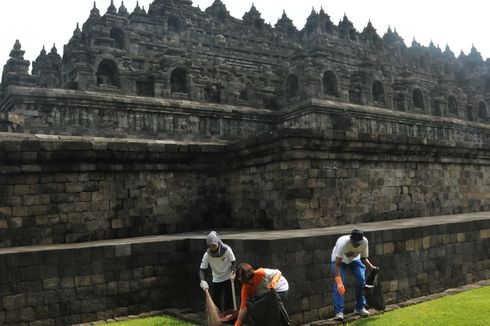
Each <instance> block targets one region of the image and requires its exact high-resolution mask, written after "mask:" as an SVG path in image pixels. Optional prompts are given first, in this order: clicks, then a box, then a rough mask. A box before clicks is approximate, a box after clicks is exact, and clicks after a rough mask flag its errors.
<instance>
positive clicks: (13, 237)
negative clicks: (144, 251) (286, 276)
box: [0, 134, 227, 247]
mask: <svg viewBox="0 0 490 326" xmlns="http://www.w3.org/2000/svg"><path fill="white" fill-rule="evenodd" d="M9 137H10V138H9ZM220 147H222V145H219V144H217V145H213V144H204V145H203V144H200V143H192V144H190V143H180V144H177V143H157V142H151V141H147V142H145V141H139V142H127V141H110V140H104V141H102V140H101V139H99V140H96V139H92V138H78V139H76V138H73V139H71V140H67V139H64V141H60V140H57V138H56V137H44V138H42V139H41V138H38V137H36V136H26V137H18V136H14V135H8V134H7V135H5V134H4V135H3V138H2V141H0V171H1V174H0V238H1V240H0V246H1V247H15V246H26V245H36V244H50V243H72V242H82V241H91V240H102V239H114V238H126V237H133V236H138V235H150V234H162V233H163V234H166V233H175V232H185V231H190V230H196V229H199V228H202V227H206V226H209V225H217V226H220V225H222V224H221V223H226V218H224V217H223V215H225V217H226V215H227V213H223V211H224V210H226V209H227V206H226V204H224V203H225V201H224V199H222V197H224V195H223V194H222V190H221V191H220V185H219V183H218V178H217V177H216V176H215V175H213V173H212V169H211V168H210V167H211V164H212V162H213V161H214V159H213V156H214V154H213V152H215V151H217V150H219V148H220ZM222 226H224V225H222Z"/></svg>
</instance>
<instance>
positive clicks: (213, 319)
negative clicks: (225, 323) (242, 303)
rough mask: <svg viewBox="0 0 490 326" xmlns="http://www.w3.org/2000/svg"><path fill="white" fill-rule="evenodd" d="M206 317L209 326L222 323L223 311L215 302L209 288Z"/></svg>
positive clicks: (207, 291) (218, 325) (217, 325)
mask: <svg viewBox="0 0 490 326" xmlns="http://www.w3.org/2000/svg"><path fill="white" fill-rule="evenodd" d="M205 292H206V318H207V321H208V326H220V325H221V311H219V309H218V307H216V305H215V304H214V302H213V299H212V298H211V295H210V294H209V290H208V289H206V291H205Z"/></svg>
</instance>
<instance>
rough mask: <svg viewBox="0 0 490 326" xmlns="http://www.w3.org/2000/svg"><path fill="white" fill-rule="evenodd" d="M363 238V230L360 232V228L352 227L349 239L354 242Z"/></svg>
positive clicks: (358, 241)
mask: <svg viewBox="0 0 490 326" xmlns="http://www.w3.org/2000/svg"><path fill="white" fill-rule="evenodd" d="M363 238H364V232H362V230H360V229H354V230H352V232H351V233H350V240H351V241H352V242H353V243H355V244H358V243H360V242H361V241H362V239H363Z"/></svg>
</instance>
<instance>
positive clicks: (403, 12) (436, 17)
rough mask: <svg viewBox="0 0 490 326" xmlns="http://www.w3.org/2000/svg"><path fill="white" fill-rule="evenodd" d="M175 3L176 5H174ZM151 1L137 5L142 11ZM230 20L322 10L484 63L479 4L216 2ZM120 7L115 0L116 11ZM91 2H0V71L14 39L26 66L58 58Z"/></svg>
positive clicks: (456, 0)
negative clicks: (52, 54)
mask: <svg viewBox="0 0 490 326" xmlns="http://www.w3.org/2000/svg"><path fill="white" fill-rule="evenodd" d="M177 1H178V0H177ZM151 2H152V0H139V4H140V5H142V6H144V7H145V8H146V9H148V5H149V3H151ZM213 2H214V0H194V1H193V5H194V6H199V7H200V8H201V9H202V10H204V9H206V8H207V7H209V6H210V5H211V4H212V3H213ZM222 2H223V3H224V4H225V5H226V7H227V9H228V11H229V12H230V14H231V15H232V16H234V17H237V18H241V17H242V16H243V14H244V13H245V12H247V11H248V10H249V9H250V6H251V5H252V3H254V5H255V7H256V8H257V10H258V11H259V12H261V13H262V18H263V19H264V20H265V21H266V22H268V23H271V24H272V25H274V24H275V23H276V22H277V19H278V18H280V17H281V16H282V12H283V10H285V11H286V14H287V15H288V17H289V18H290V19H292V20H293V22H294V24H295V26H296V27H297V28H298V29H302V28H303V26H304V24H305V22H306V18H307V17H308V16H309V15H310V13H311V10H312V8H315V10H317V11H318V10H320V7H323V9H324V10H325V12H326V13H327V14H328V15H330V17H331V20H332V21H333V22H334V23H335V24H338V22H339V20H341V19H342V17H343V16H344V13H345V14H346V15H347V17H348V18H349V20H350V21H351V22H353V23H354V26H355V27H356V29H357V30H358V31H362V30H363V29H364V27H365V26H366V25H367V23H368V21H371V23H372V24H373V26H374V27H375V28H376V29H377V31H378V34H379V35H380V36H383V34H384V33H385V32H386V30H387V29H388V26H390V27H391V28H392V29H393V28H396V30H397V32H398V34H400V36H401V37H402V38H404V40H405V42H406V43H407V45H410V44H411V42H412V40H413V38H414V37H415V39H416V40H417V42H419V43H421V44H422V45H425V46H428V45H429V43H430V41H431V40H432V41H433V42H434V44H436V45H439V46H440V47H441V48H442V49H444V48H445V46H446V44H448V45H449V47H450V48H451V50H452V51H453V52H454V53H455V54H456V55H459V53H460V51H461V50H462V51H463V52H464V53H465V54H468V53H469V51H470V49H471V47H472V45H473V44H474V45H475V47H476V49H477V50H478V51H480V52H481V53H482V56H483V58H484V59H486V58H489V57H490V38H489V37H488V31H489V30H490V20H488V13H489V12H490V3H488V1H485V0H465V1H461V0H445V1H442V0H440V1H435V0H432V1H430V0H410V1H396V0H301V1H298V0H253V1H251V0H222ZM120 3H121V1H120V0H115V1H114V4H115V5H116V7H117V8H119V5H120ZM109 5H110V0H97V8H99V10H100V12H101V14H103V13H105V12H106V10H107V7H108V6H109ZM124 5H125V6H126V8H128V11H129V12H132V10H133V9H134V7H135V5H136V0H125V1H124ZM92 7H93V0H2V4H1V7H0V67H1V68H2V69H3V65H4V64H5V63H6V61H7V60H8V58H9V53H10V50H11V49H12V47H13V45H14V43H15V40H16V39H19V40H20V42H21V44H22V49H23V50H25V51H26V53H25V55H24V58H25V59H27V60H30V61H31V62H32V61H33V60H35V59H36V57H37V56H38V55H39V52H40V51H41V49H42V47H43V45H45V46H46V50H47V51H48V52H49V50H50V49H51V47H52V46H53V44H54V43H55V44H56V47H57V49H58V53H60V54H62V50H63V45H64V44H66V43H67V42H68V40H69V39H70V37H71V35H72V33H73V30H74V29H75V27H76V23H77V22H78V23H80V26H81V25H82V24H83V23H84V22H85V20H86V19H87V18H88V16H89V13H90V10H91V9H92Z"/></svg>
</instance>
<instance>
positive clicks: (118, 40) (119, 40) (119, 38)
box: [109, 27, 125, 49]
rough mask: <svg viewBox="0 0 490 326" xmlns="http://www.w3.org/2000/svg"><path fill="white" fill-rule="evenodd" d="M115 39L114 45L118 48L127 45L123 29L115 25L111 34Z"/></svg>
mask: <svg viewBox="0 0 490 326" xmlns="http://www.w3.org/2000/svg"><path fill="white" fill-rule="evenodd" d="M109 37H110V38H111V39H113V40H114V47H115V48H118V49H124V47H125V36H124V32H123V30H122V29H120V28H118V27H113V28H112V29H111V34H110V36H109Z"/></svg>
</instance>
